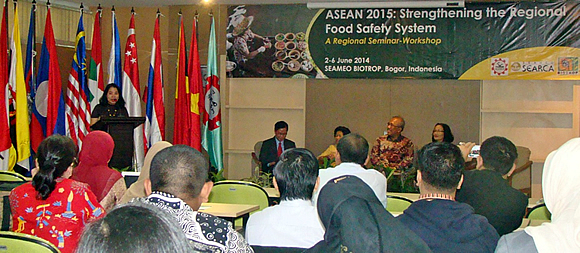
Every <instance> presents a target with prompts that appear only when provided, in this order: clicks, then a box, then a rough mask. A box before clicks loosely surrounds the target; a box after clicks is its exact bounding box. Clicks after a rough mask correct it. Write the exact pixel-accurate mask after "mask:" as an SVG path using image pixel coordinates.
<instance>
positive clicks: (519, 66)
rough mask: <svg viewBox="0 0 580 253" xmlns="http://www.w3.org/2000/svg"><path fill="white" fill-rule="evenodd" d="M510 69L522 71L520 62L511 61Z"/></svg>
mask: <svg viewBox="0 0 580 253" xmlns="http://www.w3.org/2000/svg"><path fill="white" fill-rule="evenodd" d="M510 70H511V71H512V72H521V71H522V64H521V63H519V62H513V63H512V65H511V68H510Z"/></svg>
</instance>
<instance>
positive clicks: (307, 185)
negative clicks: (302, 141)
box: [246, 148, 324, 248]
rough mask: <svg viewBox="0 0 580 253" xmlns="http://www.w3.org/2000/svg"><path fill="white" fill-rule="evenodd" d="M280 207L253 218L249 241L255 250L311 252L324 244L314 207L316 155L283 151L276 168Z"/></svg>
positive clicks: (257, 214) (275, 174) (299, 150)
mask: <svg viewBox="0 0 580 253" xmlns="http://www.w3.org/2000/svg"><path fill="white" fill-rule="evenodd" d="M273 182H274V187H275V188H276V189H277V190H278V191H279V192H280V200H281V201H280V204H278V205H276V206H271V207H268V208H266V209H264V210H262V211H260V212H257V213H254V214H252V215H251V216H250V219H249V220H248V224H247V226H246V240H247V241H248V243H249V244H250V245H252V246H254V245H259V246H278V247H294V248H310V247H312V246H313V245H314V244H316V243H317V242H318V241H321V240H322V237H323V235H324V228H323V227H322V224H321V223H320V220H319V219H318V213H316V208H315V207H314V205H313V204H312V201H311V199H312V194H313V192H314V189H315V188H316V186H317V185H318V164H317V162H316V158H314V154H312V152H310V151H308V150H307V149H303V148H293V149H289V150H286V151H284V153H282V155H281V156H280V161H279V162H278V164H276V167H274V179H273Z"/></svg>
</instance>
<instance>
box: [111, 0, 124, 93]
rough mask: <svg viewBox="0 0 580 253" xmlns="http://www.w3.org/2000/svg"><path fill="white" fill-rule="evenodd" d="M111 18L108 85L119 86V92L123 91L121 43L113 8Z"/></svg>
mask: <svg viewBox="0 0 580 253" xmlns="http://www.w3.org/2000/svg"><path fill="white" fill-rule="evenodd" d="M111 12H112V13H113V14H112V15H113V17H112V18H111V21H112V23H111V25H112V26H113V27H112V28H111V29H112V32H113V34H112V37H111V54H109V83H114V84H116V85H117V86H119V90H123V89H122V88H123V87H121V86H122V85H123V80H122V78H123V72H122V68H121V66H122V65H121V42H120V39H119V29H117V16H116V15H115V7H113V10H112V11H111Z"/></svg>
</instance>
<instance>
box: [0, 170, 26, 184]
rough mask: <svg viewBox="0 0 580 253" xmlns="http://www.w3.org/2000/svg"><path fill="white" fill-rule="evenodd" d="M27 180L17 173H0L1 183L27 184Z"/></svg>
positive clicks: (4, 171)
mask: <svg viewBox="0 0 580 253" xmlns="http://www.w3.org/2000/svg"><path fill="white" fill-rule="evenodd" d="M26 181H27V180H26V178H25V177H24V176H22V175H20V174H18V173H16V172H12V171H6V170H3V171H0V182H26Z"/></svg>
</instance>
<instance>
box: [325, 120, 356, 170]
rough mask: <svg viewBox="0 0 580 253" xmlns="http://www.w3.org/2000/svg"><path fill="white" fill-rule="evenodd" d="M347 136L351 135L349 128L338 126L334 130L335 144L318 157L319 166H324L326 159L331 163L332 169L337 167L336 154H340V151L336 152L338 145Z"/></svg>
mask: <svg viewBox="0 0 580 253" xmlns="http://www.w3.org/2000/svg"><path fill="white" fill-rule="evenodd" d="M347 134H350V129H348V127H345V126H338V127H336V128H335V129H334V144H331V145H330V146H328V148H327V149H326V150H325V151H324V152H322V154H320V155H319V156H318V163H319V164H324V158H326V159H328V161H331V163H330V164H329V165H330V167H334V166H336V161H335V158H336V153H338V151H337V150H336V144H337V143H338V141H339V140H340V139H341V138H342V137H343V136H345V135H347Z"/></svg>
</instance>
